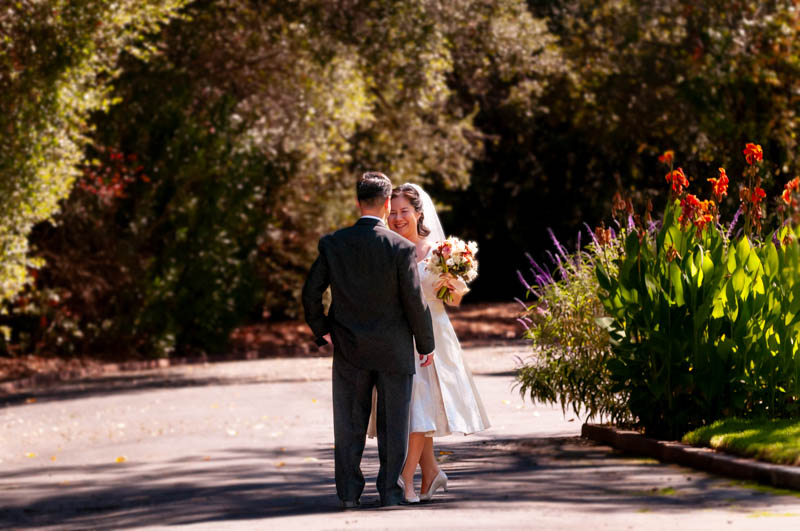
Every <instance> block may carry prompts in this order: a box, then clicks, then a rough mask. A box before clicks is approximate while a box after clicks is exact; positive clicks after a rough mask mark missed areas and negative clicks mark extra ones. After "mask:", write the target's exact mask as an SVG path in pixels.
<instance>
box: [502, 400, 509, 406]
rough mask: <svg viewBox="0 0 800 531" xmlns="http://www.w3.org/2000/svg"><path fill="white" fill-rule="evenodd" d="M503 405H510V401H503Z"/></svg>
mask: <svg viewBox="0 0 800 531" xmlns="http://www.w3.org/2000/svg"><path fill="white" fill-rule="evenodd" d="M503 403H504V404H505V405H508V404H510V403H511V401H510V400H503Z"/></svg>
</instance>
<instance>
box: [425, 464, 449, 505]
mask: <svg viewBox="0 0 800 531" xmlns="http://www.w3.org/2000/svg"><path fill="white" fill-rule="evenodd" d="M439 487H441V488H442V489H444V491H445V492H447V474H445V473H444V470H441V469H440V470H439V473H438V474H436V477H435V478H433V481H432V482H431V486H430V487H429V488H428V492H422V493H420V495H419V499H420V500H421V501H430V499H431V498H433V495H434V494H436V491H437V490H439Z"/></svg>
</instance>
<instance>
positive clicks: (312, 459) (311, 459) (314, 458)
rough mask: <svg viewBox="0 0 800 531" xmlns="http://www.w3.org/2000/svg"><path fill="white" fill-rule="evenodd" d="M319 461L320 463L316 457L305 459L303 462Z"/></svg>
mask: <svg viewBox="0 0 800 531" xmlns="http://www.w3.org/2000/svg"><path fill="white" fill-rule="evenodd" d="M317 461H319V459H317V458H316V457H306V458H305V459H303V462H305V463H316V462H317Z"/></svg>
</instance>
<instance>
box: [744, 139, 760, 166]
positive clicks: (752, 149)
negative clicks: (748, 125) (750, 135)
mask: <svg viewBox="0 0 800 531" xmlns="http://www.w3.org/2000/svg"><path fill="white" fill-rule="evenodd" d="M743 153H744V158H745V160H747V163H748V164H753V162H754V161H758V162H761V161H762V160H764V152H763V151H762V150H761V146H760V145H759V144H753V143H751V142H748V143H747V145H746V146H745V148H744V151H743Z"/></svg>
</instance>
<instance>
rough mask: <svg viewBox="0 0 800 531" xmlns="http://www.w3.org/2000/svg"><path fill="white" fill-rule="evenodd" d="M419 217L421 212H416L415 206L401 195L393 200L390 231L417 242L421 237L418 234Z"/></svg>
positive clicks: (390, 212)
mask: <svg viewBox="0 0 800 531" xmlns="http://www.w3.org/2000/svg"><path fill="white" fill-rule="evenodd" d="M419 217H420V214H419V212H417V211H416V210H414V205H412V204H411V203H410V202H409V201H408V199H407V198H406V196H405V195H403V194H399V195H398V196H396V197H393V198H392V209H391V210H390V211H389V228H390V229H392V230H393V231H395V232H396V233H398V234H399V235H400V236H405V237H406V238H407V239H409V240H412V241H413V240H416V239H417V238H418V236H419V235H418V234H417V220H419Z"/></svg>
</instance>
